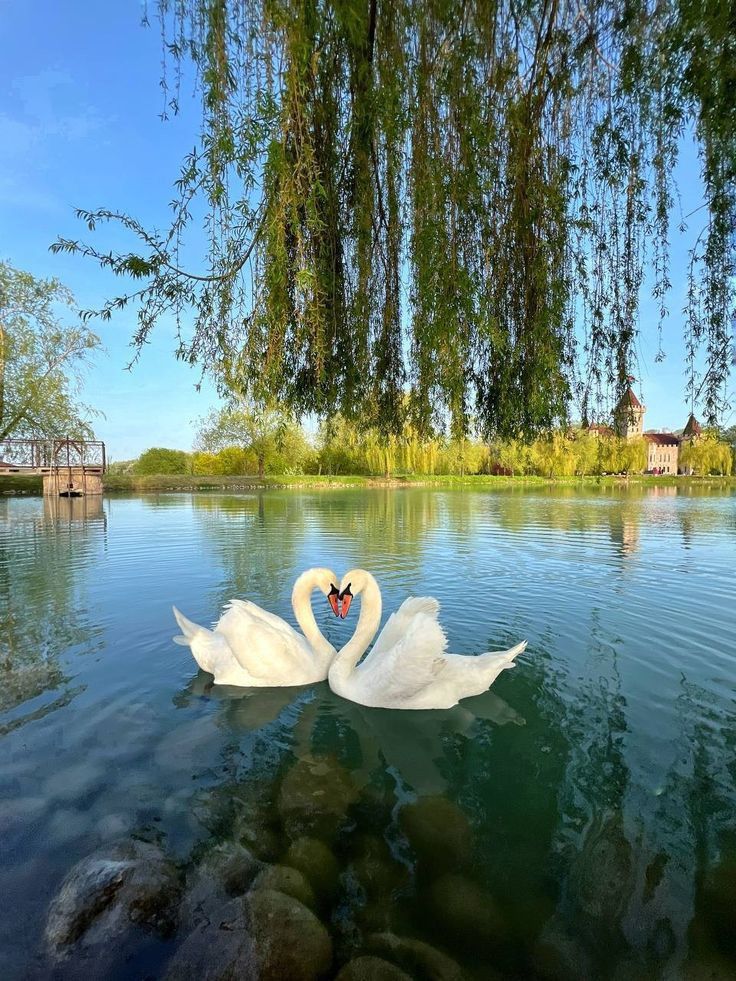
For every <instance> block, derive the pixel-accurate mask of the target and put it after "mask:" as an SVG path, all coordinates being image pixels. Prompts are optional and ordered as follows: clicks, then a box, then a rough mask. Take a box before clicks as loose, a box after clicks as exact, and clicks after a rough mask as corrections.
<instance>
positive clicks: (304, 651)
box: [217, 603, 311, 683]
mask: <svg viewBox="0 0 736 981" xmlns="http://www.w3.org/2000/svg"><path fill="white" fill-rule="evenodd" d="M253 606H255V604H245V603H236V604H232V603H231V604H230V605H229V606H228V608H227V609H226V611H225V613H224V614H223V616H222V617H221V618H220V622H219V623H218V625H217V632H218V633H221V634H223V635H224V636H225V638H226V639H227V642H228V644H229V645H230V649H231V650H232V652H233V655H234V656H235V658H236V660H237V661H238V663H239V664H241V665H242V666H243V667H244V668H245V669H246V670H247V671H249V672H250V673H251V674H252V675H253V676H254V677H256V678H261V679H264V678H269V679H273V680H274V682H278V683H283V682H284V681H286V680H288V679H289V678H290V677H292V676H293V675H294V672H295V669H296V668H297V667H302V666H303V663H304V659H305V657H311V648H310V647H309V645H308V644H307V642H306V640H305V639H304V638H303V637H301V636H300V635H299V634H298V633H297V632H296V630H294V628H293V627H290V626H289V624H288V623H286V621H285V620H282V619H281V617H277V616H275V615H273V614H270V616H269V617H268V618H265V617H262V616H260V615H259V614H257V613H256V612H254V610H253V609H251V608H249V607H253ZM256 609H257V610H258V611H259V612H260V613H263V612H265V611H263V610H261V609H260V607H256Z"/></svg>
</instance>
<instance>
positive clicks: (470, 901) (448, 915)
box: [430, 873, 506, 951]
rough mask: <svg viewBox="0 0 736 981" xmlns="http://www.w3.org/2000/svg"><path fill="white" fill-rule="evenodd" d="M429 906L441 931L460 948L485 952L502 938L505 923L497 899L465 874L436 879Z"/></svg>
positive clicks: (504, 932) (451, 874) (450, 874)
mask: <svg viewBox="0 0 736 981" xmlns="http://www.w3.org/2000/svg"><path fill="white" fill-rule="evenodd" d="M430 905H431V908H432V912H433V913H434V915H435V917H436V918H437V921H438V922H439V923H441V924H442V930H443V932H444V933H446V934H447V935H448V936H449V937H451V938H452V939H453V940H454V942H455V943H456V944H457V945H458V946H460V947H465V946H469V947H471V948H472V949H474V950H477V951H486V950H487V949H488V948H489V947H492V946H496V945H497V944H498V943H500V942H502V941H503V940H504V939H505V934H506V925H505V922H504V918H503V916H502V914H501V911H500V909H499V907H498V905H497V903H496V901H495V900H494V899H493V897H492V896H491V895H490V893H487V892H486V891H485V889H483V888H482V887H481V886H479V885H478V884H477V883H475V882H473V881H472V879H468V878H467V877H466V876H464V875H457V874H454V873H448V874H447V875H443V876H442V877H441V878H440V879H437V881H436V882H434V883H433V884H432V888H431V890H430Z"/></svg>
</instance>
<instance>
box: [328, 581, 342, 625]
mask: <svg viewBox="0 0 736 981" xmlns="http://www.w3.org/2000/svg"><path fill="white" fill-rule="evenodd" d="M339 599H340V591H339V590H338V588H337V586H335V585H334V583H330V591H329V593H328V594H327V602H328V603H329V604H330V606H331V607H332V612H333V613H334V614H335V616H336V617H339V616H340V607H339V605H338V600H339Z"/></svg>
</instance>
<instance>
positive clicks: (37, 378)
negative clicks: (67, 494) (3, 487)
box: [0, 262, 100, 439]
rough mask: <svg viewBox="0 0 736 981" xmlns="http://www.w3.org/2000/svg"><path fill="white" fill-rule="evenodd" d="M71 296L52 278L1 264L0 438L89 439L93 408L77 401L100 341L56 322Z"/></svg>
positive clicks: (82, 329) (83, 330)
mask: <svg viewBox="0 0 736 981" xmlns="http://www.w3.org/2000/svg"><path fill="white" fill-rule="evenodd" d="M73 306H74V297H73V296H72V294H71V293H70V292H69V290H67V289H66V287H64V286H62V285H61V283H60V282H59V281H58V280H56V279H36V278H35V277H34V276H32V275H31V274H30V273H27V272H22V271H21V270H19V269H14V268H13V267H12V266H10V265H8V264H7V263H5V262H0V439H5V438H6V437H9V436H13V437H16V438H21V437H28V438H32V437H45V436H48V437H53V436H57V437H65V436H70V437H87V438H89V437H92V436H93V432H92V425H91V422H90V417H91V416H93V415H95V414H96V413H95V412H94V410H93V409H90V408H89V406H86V405H84V403H82V402H80V401H79V399H78V397H77V396H78V390H79V382H80V379H81V371H82V368H83V367H84V365H85V363H86V362H87V360H88V357H89V355H90V354H91V353H92V352H93V351H94V350H96V349H97V348H99V346H100V341H99V338H98V337H97V336H96V335H95V334H93V333H92V332H91V331H90V330H88V329H87V328H86V327H83V326H80V325H79V324H71V325H67V324H64V323H62V322H61V321H60V319H59V308H60V307H73Z"/></svg>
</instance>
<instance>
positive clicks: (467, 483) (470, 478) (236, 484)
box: [0, 474, 736, 495]
mask: <svg viewBox="0 0 736 981" xmlns="http://www.w3.org/2000/svg"><path fill="white" fill-rule="evenodd" d="M103 485H104V489H105V493H108V494H140V493H144V494H145V493H160V492H165V491H189V492H198V491H223V490H226V491H243V490H288V489H293V490H319V489H321V488H324V489H326V490H340V489H347V488H351V487H352V488H367V487H387V488H394V489H399V488H402V487H436V488H448V489H449V488H467V489H469V490H498V489H503V488H507V487H521V486H524V487H527V486H528V487H530V488H533V487H550V486H555V487H558V486H559V487H617V486H621V487H636V486H639V487H642V488H645V487H710V488H719V487H722V488H724V489H725V488H729V487H735V486H736V476H733V477H718V476H707V477H701V476H690V477H685V476H672V475H670V476H661V477H653V476H647V475H644V474H637V475H631V476H629V477H623V476H605V477H599V476H595V475H593V474H590V475H587V476H584V477H537V476H515V477H503V476H492V475H489V474H471V475H466V476H463V477H461V476H459V475H455V474H443V475H434V476H430V475H426V474H422V475H418V474H402V475H396V476H391V477H379V476H364V475H350V474H332V475H327V474H273V475H269V476H265V477H258V476H257V475H248V474H243V475H236V476H225V475H222V474H211V475H208V474H145V475H143V474H106V475H105V477H104V480H103ZM0 493H4V494H11V495H12V494H31V495H33V494H42V493H43V484H42V478H41V477H30V476H17V477H16V476H13V477H3V479H2V482H1V483H0Z"/></svg>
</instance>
